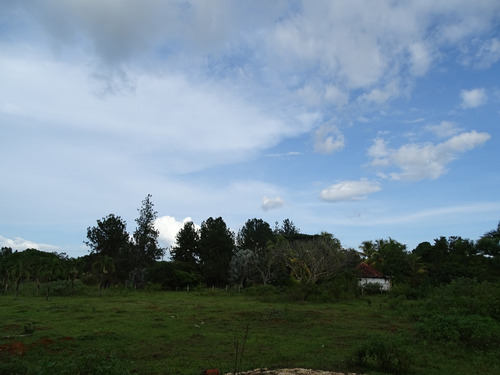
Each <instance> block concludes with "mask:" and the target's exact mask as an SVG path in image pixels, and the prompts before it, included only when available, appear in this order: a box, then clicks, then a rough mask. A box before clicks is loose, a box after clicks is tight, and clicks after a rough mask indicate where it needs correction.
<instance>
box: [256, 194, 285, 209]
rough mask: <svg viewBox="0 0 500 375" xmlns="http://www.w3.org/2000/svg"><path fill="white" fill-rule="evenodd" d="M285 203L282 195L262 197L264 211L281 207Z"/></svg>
mask: <svg viewBox="0 0 500 375" xmlns="http://www.w3.org/2000/svg"><path fill="white" fill-rule="evenodd" d="M284 205H285V201H284V200H283V199H281V198H280V197H276V198H268V197H264V198H262V209H263V210H264V211H269V210H274V209H277V208H281V207H283V206H284Z"/></svg>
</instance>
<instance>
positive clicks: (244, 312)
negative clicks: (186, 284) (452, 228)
mask: <svg viewBox="0 0 500 375" xmlns="http://www.w3.org/2000/svg"><path fill="white" fill-rule="evenodd" d="M26 288H29V286H28V285H26V286H24V292H23V290H22V291H21V294H20V295H19V297H18V299H17V300H15V299H14V297H13V294H12V293H10V294H9V293H7V294H5V295H1V296H0V337H1V340H0V348H1V349H0V360H1V365H0V374H16V373H19V374H50V375H54V374H78V373H79V374H118V373H121V374H126V373H137V374H185V375H187V374H189V375H191V374H199V373H200V372H201V371H202V370H204V369H210V368H219V369H221V370H223V371H225V372H231V371H233V370H235V368H236V369H238V370H241V371H243V370H250V369H255V368H263V367H267V368H285V367H304V368H314V369H322V370H337V371H345V372H347V371H348V370H350V371H355V370H358V369H357V368H355V367H356V363H355V362H353V361H352V358H353V353H354V351H355V350H356V348H359V347H362V346H363V345H370V344H367V343H368V342H370V340H372V341H371V342H372V344H373V340H375V342H376V340H379V342H383V343H393V344H392V345H393V346H394V347H393V349H394V350H399V349H401V348H402V347H403V348H404V350H405V353H406V354H409V355H411V367H410V369H409V372H410V373H412V374H440V375H442V374H454V375H461V374H463V375H469V374H491V375H494V374H495V375H497V374H499V373H500V364H499V359H498V357H497V355H496V353H494V352H491V351H485V352H483V351H471V350H470V349H466V348H461V347H457V346H456V345H443V344H439V345H437V344H433V343H429V342H426V341H424V340H421V339H419V338H418V335H417V334H416V332H415V328H414V327H415V322H414V319H413V318H412V317H413V316H414V313H416V312H417V310H418V308H419V307H418V306H419V305H418V303H416V302H415V301H407V300H401V299H394V298H391V297H390V296H386V295H379V296H370V297H369V299H368V298H366V297H360V298H356V299H351V300H347V301H341V302H335V303H310V302H286V301H285V300H280V298H278V297H276V296H262V295H260V296H255V295H252V294H251V293H233V292H225V291H217V290H203V291H191V292H189V293H187V292H160V291H158V292H145V291H131V290H105V291H95V290H92V292H89V291H87V292H86V293H84V294H82V295H78V296H53V297H51V298H49V300H48V301H46V300H45V297H44V296H41V295H40V296H37V295H36V294H35V293H33V290H27V289H26ZM374 338H375V339H374ZM240 361H241V362H240ZM365 370H366V369H365ZM371 373H376V372H371Z"/></svg>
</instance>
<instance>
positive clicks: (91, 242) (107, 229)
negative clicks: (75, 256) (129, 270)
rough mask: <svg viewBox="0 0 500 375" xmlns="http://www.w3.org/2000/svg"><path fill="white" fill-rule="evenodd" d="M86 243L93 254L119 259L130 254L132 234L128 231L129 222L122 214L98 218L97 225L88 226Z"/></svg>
mask: <svg viewBox="0 0 500 375" xmlns="http://www.w3.org/2000/svg"><path fill="white" fill-rule="evenodd" d="M87 238H88V241H85V244H86V245H87V246H89V247H90V249H91V250H90V252H91V253H92V254H99V255H102V256H108V257H110V258H113V259H117V258H120V257H123V256H125V255H128V253H129V249H130V236H129V234H128V233H127V223H126V222H125V220H123V219H122V218H121V217H120V216H115V215H114V214H109V215H108V216H106V217H104V218H102V220H97V225H96V226H94V227H89V228H87Z"/></svg>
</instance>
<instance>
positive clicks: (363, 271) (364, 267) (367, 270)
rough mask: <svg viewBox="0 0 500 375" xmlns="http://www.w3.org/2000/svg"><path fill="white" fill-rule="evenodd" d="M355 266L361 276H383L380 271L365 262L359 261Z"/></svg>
mask: <svg viewBox="0 0 500 375" xmlns="http://www.w3.org/2000/svg"><path fill="white" fill-rule="evenodd" d="M356 268H357V269H358V270H359V272H360V275H361V277H384V275H383V274H382V272H380V271H377V270H376V269H375V268H373V267H372V266H370V265H369V264H366V263H360V264H358V266H357V267H356Z"/></svg>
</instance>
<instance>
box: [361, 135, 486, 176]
mask: <svg viewBox="0 0 500 375" xmlns="http://www.w3.org/2000/svg"><path fill="white" fill-rule="evenodd" d="M490 138H491V136H490V135H489V134H488V133H485V132H482V133H479V132H477V131H471V132H464V133H460V134H457V135H454V136H453V137H451V138H449V139H448V140H446V141H444V142H442V143H438V144H432V143H426V144H416V143H410V144H406V145H403V146H401V147H400V148H399V149H390V148H388V147H387V142H386V141H384V140H383V139H379V138H378V139H375V141H374V143H373V145H372V146H371V147H370V149H369V150H368V156H369V157H370V158H371V159H372V161H371V162H370V165H372V166H377V167H391V166H395V167H397V168H399V169H400V170H401V172H394V173H391V174H390V176H391V178H392V179H394V180H407V181H418V180H423V179H436V178H438V177H440V176H442V175H443V174H444V173H446V171H447V169H446V167H447V165H448V164H449V163H450V162H451V161H453V160H455V159H456V158H458V156H459V155H460V154H462V153H464V152H466V151H469V150H472V149H474V148H476V147H478V146H481V145H482V144H483V143H485V142H486V141H487V140H488V139H490Z"/></svg>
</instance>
